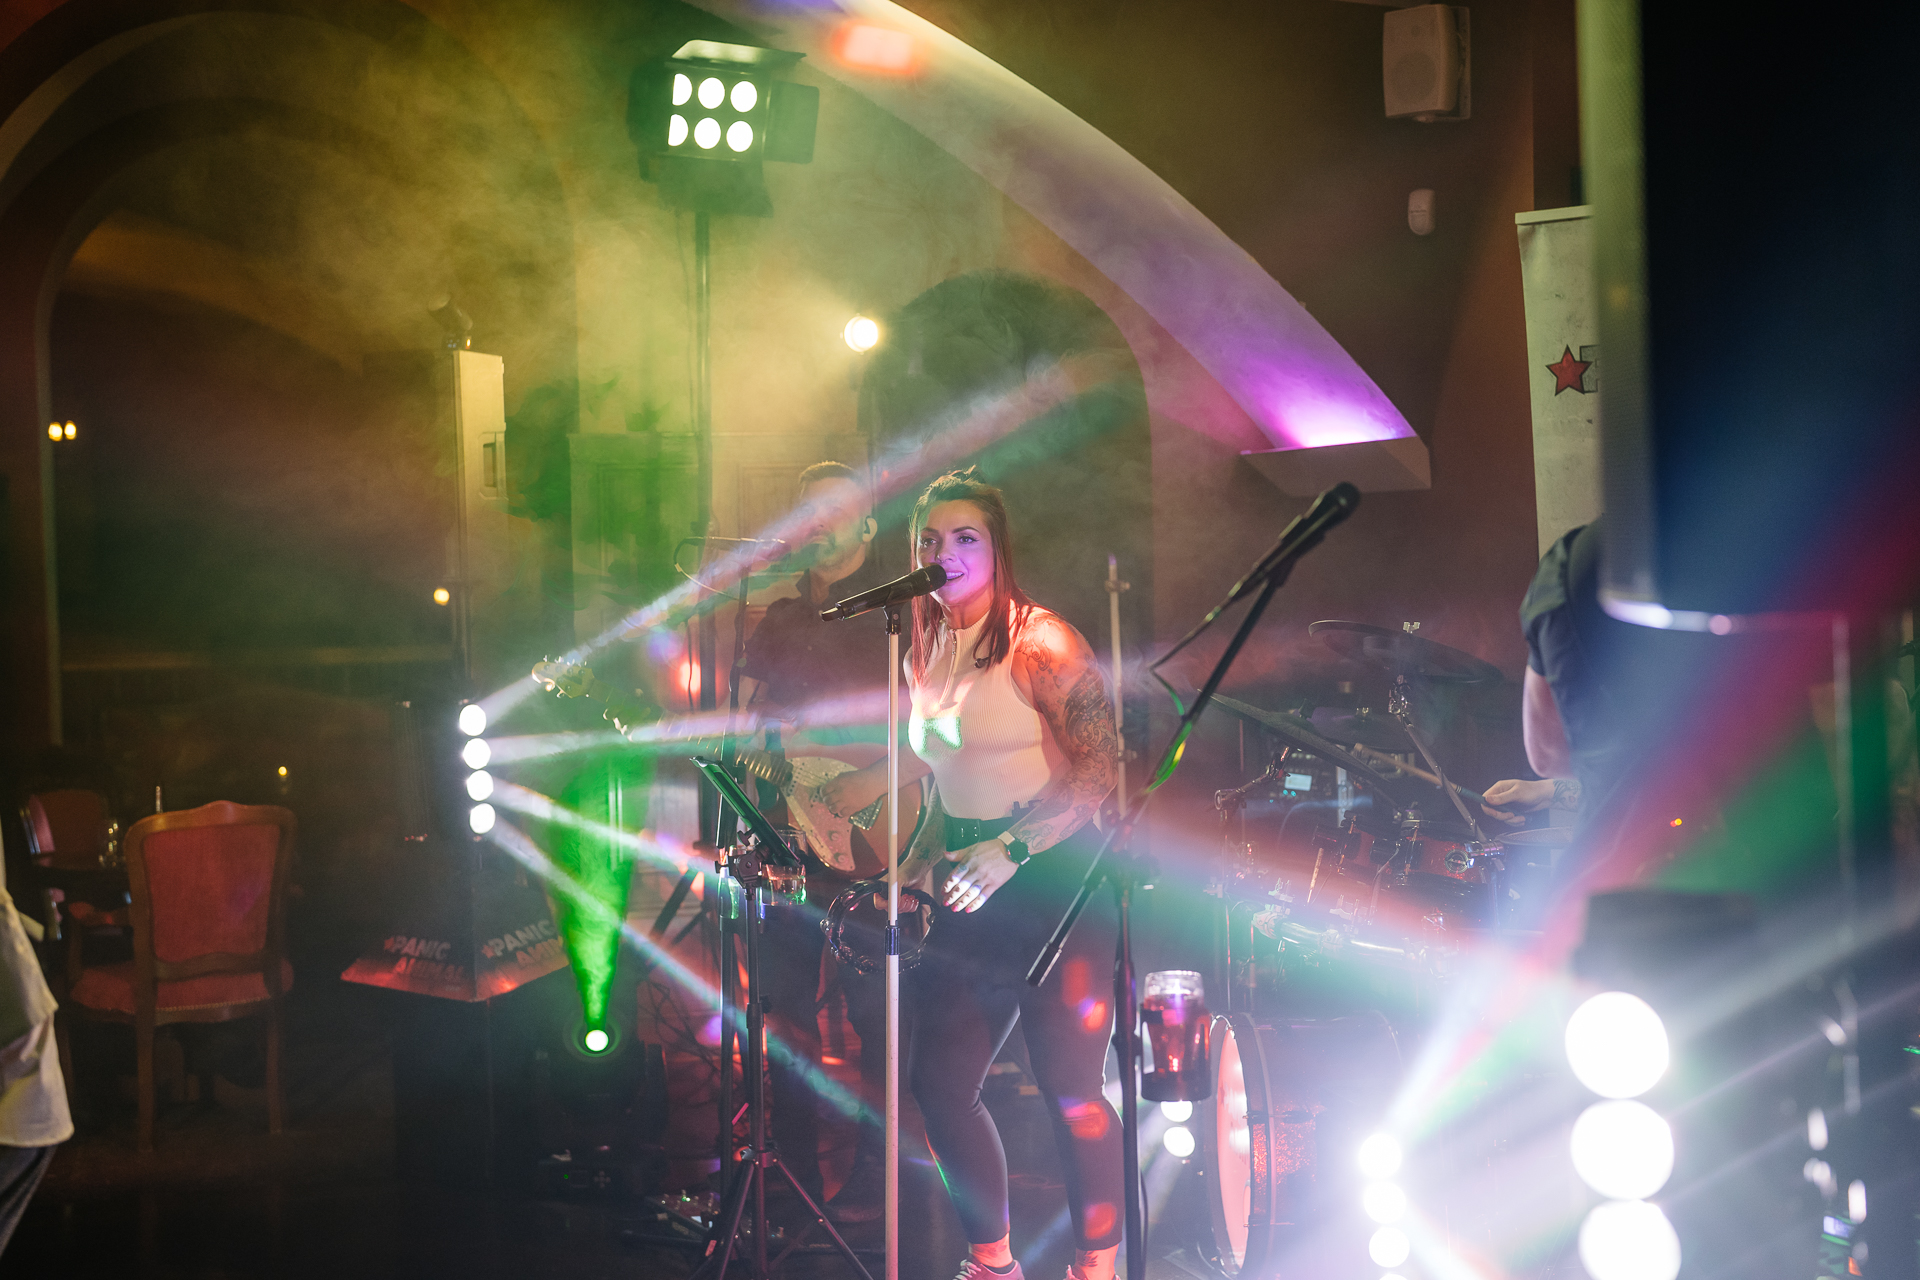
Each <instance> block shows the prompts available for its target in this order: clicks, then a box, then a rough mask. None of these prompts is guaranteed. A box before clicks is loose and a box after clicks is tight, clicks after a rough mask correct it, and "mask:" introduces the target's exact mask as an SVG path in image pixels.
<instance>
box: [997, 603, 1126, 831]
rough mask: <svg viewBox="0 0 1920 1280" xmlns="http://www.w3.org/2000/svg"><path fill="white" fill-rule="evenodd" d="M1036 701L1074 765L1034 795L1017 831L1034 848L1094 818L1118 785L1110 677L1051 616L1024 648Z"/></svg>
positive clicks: (1074, 634)
mask: <svg viewBox="0 0 1920 1280" xmlns="http://www.w3.org/2000/svg"><path fill="white" fill-rule="evenodd" d="M1021 656H1022V657H1023V658H1024V659H1025V660H1026V664H1027V674H1028V678H1029V681H1030V683H1031V684H1032V686H1033V701H1034V706H1035V708H1036V709H1037V710H1038V711H1039V712H1040V714H1041V716H1042V717H1043V718H1044V719H1045V720H1046V722H1047V728H1048V729H1049V730H1051V731H1052V733H1053V737H1054V741H1055V742H1057V743H1058V744H1059V746H1060V749H1061V751H1062V752H1064V753H1065V754H1066V757H1067V769H1066V772H1065V773H1064V774H1062V775H1061V776H1060V777H1058V778H1055V779H1054V780H1053V781H1052V782H1051V783H1050V784H1048V786H1047V789H1046V790H1045V791H1042V792H1041V793H1040V794H1039V795H1038V796H1037V797H1035V799H1034V805H1033V808H1032V809H1030V810H1028V811H1027V812H1026V813H1025V814H1024V815H1022V816H1021V819H1020V821H1019V822H1018V823H1016V824H1015V825H1014V834H1015V835H1016V836H1017V837H1019V838H1020V839H1022V840H1024V841H1026V842H1027V845H1028V847H1029V848H1030V849H1032V850H1033V852H1035V853H1039V852H1041V851H1042V850H1044V849H1049V848H1051V847H1053V846H1054V845H1056V844H1059V843H1060V842H1061V841H1062V840H1065V839H1066V838H1067V837H1068V836H1070V835H1072V834H1073V833H1074V832H1076V831H1078V830H1079V829H1080V828H1081V827H1083V826H1085V825H1086V824H1087V823H1088V822H1090V821H1091V820H1092V819H1093V815H1094V814H1095V813H1096V812H1097V811H1098V810H1099V808H1100V802H1101V801H1103V800H1105V799H1106V797H1107V793H1108V792H1109V791H1111V790H1113V778H1114V762H1115V760H1116V758H1117V757H1118V755H1119V751H1120V745H1119V739H1118V738H1117V737H1116V736H1115V734H1114V730H1113V706H1112V703H1111V702H1110V701H1109V700H1108V698H1107V687H1106V682H1105V681H1103V680H1102V679H1101V678H1100V671H1099V668H1097V667H1096V666H1094V664H1093V652H1092V650H1090V649H1088V648H1087V642H1086V641H1085V640H1083V639H1081V637H1080V634H1079V633H1078V632H1076V631H1074V630H1073V629H1072V628H1071V627H1068V626H1066V625H1065V624H1064V623H1060V622H1057V621H1053V620H1049V621H1048V622H1047V623H1046V624H1044V625H1042V626H1038V627H1035V628H1033V629H1032V631H1031V633H1030V639H1028V640H1027V642H1026V643H1025V644H1023V645H1022V648H1021Z"/></svg>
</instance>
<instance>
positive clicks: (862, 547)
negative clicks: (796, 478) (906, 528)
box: [794, 462, 879, 586]
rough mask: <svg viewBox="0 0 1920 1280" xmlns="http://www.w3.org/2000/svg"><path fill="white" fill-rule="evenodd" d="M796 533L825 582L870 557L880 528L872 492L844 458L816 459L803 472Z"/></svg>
mask: <svg viewBox="0 0 1920 1280" xmlns="http://www.w3.org/2000/svg"><path fill="white" fill-rule="evenodd" d="M794 521H795V528H796V533H797V537H798V538H799V539H801V540H804V543H805V554H806V555H807V557H808V559H809V564H810V567H811V568H812V570H813V573H814V576H815V578H816V579H818V580H819V582H820V584H821V585H822V586H827V585H831V584H833V583H835V582H838V581H840V579H842V578H844V577H846V576H847V575H848V574H851V573H852V572H853V571H854V570H856V569H858V568H859V567H860V566H861V565H862V564H865V563H866V559H867V544H868V543H870V542H872V541H873V535H874V532H875V531H876V530H877V529H878V528H879V526H878V525H877V524H875V522H874V519H873V496H872V494H871V493H870V492H869V491H868V489H867V485H866V481H865V480H863V479H862V478H861V476H860V473H859V472H857V471H855V470H854V469H853V468H852V467H850V466H848V465H846V464H845V463H844V462H816V463H814V464H813V465H812V466H810V467H808V468H807V469H806V470H805V471H802V472H801V473H800V505H799V506H798V507H797V508H795V510H794Z"/></svg>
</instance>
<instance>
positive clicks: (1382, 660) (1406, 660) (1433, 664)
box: [1307, 620, 1500, 684]
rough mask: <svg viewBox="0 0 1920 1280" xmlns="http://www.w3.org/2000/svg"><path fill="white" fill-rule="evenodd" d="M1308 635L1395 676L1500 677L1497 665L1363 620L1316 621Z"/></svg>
mask: <svg viewBox="0 0 1920 1280" xmlns="http://www.w3.org/2000/svg"><path fill="white" fill-rule="evenodd" d="M1307 633H1308V634H1309V635H1316V636H1319V637H1320V639H1321V642H1322V643H1324V644H1325V645H1326V646H1327V647H1328V648H1330V649H1332V650H1333V651H1334V652H1335V653H1337V654H1339V655H1340V656H1341V657H1343V658H1351V659H1353V660H1354V661H1355V662H1364V663H1366V664H1367V665H1368V666H1371V667H1378V668H1379V669H1381V670H1383V671H1388V672H1391V673H1392V674H1394V675H1396V676H1413V677H1418V678H1420V679H1423V680H1435V681H1444V682H1446V683H1450V684H1478V683H1480V682H1482V681H1486V680H1498V679H1500V668H1498V667H1496V666H1494V665H1493V664H1492V663H1490V662H1483V661H1481V660H1480V659H1479V658H1476V657H1474V656H1473V655H1472V654H1470V653H1465V652H1463V651H1461V650H1459V649H1455V648H1453V647H1452V646H1451V645H1444V644H1441V643H1439V642H1438V641H1435V640H1426V639H1423V638H1421V637H1420V636H1417V635H1414V634H1413V633H1411V632H1408V631H1389V630H1387V629H1386V628H1385V627H1376V626H1372V625H1370V624H1369V623H1365V622H1340V621H1337V620H1329V621H1326V622H1316V623H1314V624H1313V625H1312V626H1310V627H1308V628H1307Z"/></svg>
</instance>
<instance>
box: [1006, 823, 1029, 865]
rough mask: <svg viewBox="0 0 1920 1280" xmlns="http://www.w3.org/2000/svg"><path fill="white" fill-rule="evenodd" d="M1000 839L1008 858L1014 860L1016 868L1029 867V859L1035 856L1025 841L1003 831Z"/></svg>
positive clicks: (1009, 832)
mask: <svg viewBox="0 0 1920 1280" xmlns="http://www.w3.org/2000/svg"><path fill="white" fill-rule="evenodd" d="M998 839H999V841H1000V843H1001V845H1002V846H1003V847H1004V848H1005V849H1006V851H1007V857H1008V858H1010V859H1012V861H1013V865H1014V866H1016V867H1024V866H1026V865H1027V859H1028V858H1031V857H1032V856H1033V850H1031V849H1029V848H1027V842H1026V841H1025V840H1019V839H1016V838H1015V837H1014V834H1013V833H1012V832H1011V831H1002V832H1001V833H1000V835H999V837H998Z"/></svg>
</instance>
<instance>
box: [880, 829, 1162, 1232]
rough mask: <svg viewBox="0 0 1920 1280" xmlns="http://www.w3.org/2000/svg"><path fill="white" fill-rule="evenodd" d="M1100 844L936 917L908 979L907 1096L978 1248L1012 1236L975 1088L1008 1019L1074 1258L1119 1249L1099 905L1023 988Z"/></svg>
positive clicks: (1073, 843) (1046, 861)
mask: <svg viewBox="0 0 1920 1280" xmlns="http://www.w3.org/2000/svg"><path fill="white" fill-rule="evenodd" d="M1096 846H1097V836H1096V835H1095V834H1094V833H1092V832H1090V831H1089V832H1087V833H1083V835H1081V836H1076V837H1074V838H1073V839H1070V840H1068V841H1066V842H1065V843H1064V844H1061V845H1056V846H1055V847H1054V848H1052V849H1049V850H1047V851H1046V852H1044V853H1037V854H1034V855H1033V859H1032V861H1030V862H1028V863H1027V864H1026V865H1025V866H1023V867H1022V868H1021V869H1020V870H1019V872H1018V873H1016V874H1015V875H1014V877H1013V879H1012V880H1010V881H1008V882H1007V883H1006V884H1004V885H1002V886H1001V887H1000V889H999V890H998V891H997V892H995V894H994V895H993V897H992V898H991V899H989V900H988V902H987V905H986V906H984V907H982V908H981V909H980V910H978V911H976V912H973V913H972V914H970V915H962V914H956V913H954V912H951V911H947V910H945V909H941V910H940V911H939V913H938V916H937V918H936V920H935V921H934V925H933V934H932V937H931V938H930V939H929V942H930V953H929V954H928V955H927V956H926V957H925V958H924V959H923V960H922V961H921V963H920V964H919V965H918V966H917V967H916V968H915V969H913V970H912V971H911V972H910V973H909V974H908V975H907V985H908V994H909V997H910V999H911V1000H912V1003H913V1051H912V1058H911V1063H910V1065H909V1068H908V1069H909V1073H910V1075H909V1079H910V1081H911V1085H912V1088H913V1096H914V1100H915V1101H916V1102H918V1103H919V1104H920V1112H921V1114H922V1116H924V1117H925V1119H926V1123H927V1139H928V1141H929V1143H930V1144H931V1145H932V1147H933V1155H934V1159H935V1160H936V1161H938V1162H939V1165H940V1172H941V1175H942V1177H943V1178H944V1179H945V1180H946V1184H947V1190H948V1194H949V1195H951V1197H952V1198H953V1206H954V1209H955V1210H956V1212H958V1214H959V1216H960V1225H961V1227H962V1229H963V1230H965V1232H966V1234H967V1239H968V1240H969V1241H970V1242H972V1243H974V1244H988V1243H991V1242H993V1241H996V1240H999V1239H1001V1238H1003V1237H1004V1236H1005V1235H1006V1234H1007V1156H1006V1151H1005V1149H1004V1148H1003V1147H1002V1146H1001V1145H1000V1131H999V1130H998V1129H996V1128H995V1127H994V1123H993V1117H992V1116H990V1115H988V1114H987V1109H986V1107H985V1106H984V1105H982V1104H981V1101H980V1088H981V1086H982V1085H983V1084H985V1083H986V1078H987V1069H988V1068H989V1067H990V1066H992V1065H993V1060H994V1057H995V1056H996V1055H997V1054H998V1053H999V1052H1000V1047H1001V1045H1003V1044H1004V1043H1005V1042H1006V1039H1007V1036H1008V1035H1009V1034H1010V1033H1011V1032H1012V1031H1013V1025H1014V1023H1015V1021H1016V1020H1017V1021H1018V1022H1019V1023H1020V1026H1021V1031H1022V1034H1023V1035H1024V1036H1025V1038H1026V1042H1027V1056H1028V1058H1029V1059H1030V1061H1031V1062H1032V1065H1033V1074H1034V1083H1035V1084H1037V1085H1039V1086H1040V1096H1041V1097H1042V1099H1044V1100H1045V1102H1046V1104H1047V1110H1048V1112H1049V1113H1050V1114H1051V1116H1052V1118H1053V1130H1054V1139H1055V1141H1056V1142H1057V1143H1058V1144H1059V1148H1060V1162H1061V1164H1062V1165H1063V1166H1065V1169H1066V1179H1067V1207H1068V1210H1069V1212H1070V1213H1071V1215H1072V1218H1073V1234H1074V1238H1075V1240H1076V1241H1077V1242H1078V1247H1079V1248H1081V1249H1105V1248H1109V1247H1111V1246H1113V1245H1117V1244H1119V1243H1120V1234H1121V1226H1122V1222H1121V1218H1122V1213H1121V1196H1122V1194H1123V1189H1124V1186H1125V1180H1124V1178H1123V1176H1122V1173H1121V1169H1120V1120H1119V1117H1118V1116H1116V1115H1115V1114H1114V1111H1113V1108H1112V1107H1111V1106H1110V1105H1108V1103H1107V1100H1106V1096H1105V1095H1104V1094H1103V1093H1102V1092H1101V1084H1102V1077H1103V1075H1104V1074H1105V1067H1106V1059H1107V1047H1108V1044H1109V1043H1110V1041H1111V1037H1112V1034H1113V945H1114V934H1115V923H1114V919H1113V912H1112V910H1111V908H1110V907H1109V906H1108V904H1107V903H1106V902H1105V901H1104V900H1096V901H1095V902H1093V903H1091V904H1089V906H1088V908H1087V910H1086V912H1085V913H1084V914H1083V915H1082V916H1081V917H1080V922H1079V924H1078V925H1077V926H1076V927H1075V928H1074V931H1073V935H1072V937H1071V938H1070V939H1069V940H1068V943H1067V949H1066V951H1065V952H1064V953H1063V954H1062V955H1061V957H1060V962H1059V964H1058V965H1056V966H1055V967H1054V971H1053V973H1052V975H1051V976H1049V977H1048V979H1047V981H1046V982H1045V983H1044V984H1042V985H1041V986H1040V987H1038V988H1035V987H1030V986H1028V985H1027V983H1026V977H1025V975H1026V969H1027V966H1028V964H1030V963H1031V962H1032V960H1033V957H1034V955H1035V954H1036V953H1038V951H1039V949H1040V947H1041V945H1042V944H1043V943H1045V941H1046V939H1047V936H1048V934H1049V933H1051V932H1052V930H1053V926H1054V925H1055V924H1056V923H1058V921H1059V919H1060V915H1061V913H1062V912H1064V911H1065V910H1066V907H1067V904H1068V902H1069V901H1070V900H1071V899H1072V897H1073V894H1074V891H1075V890H1076V889H1077V888H1079V886H1080V878H1081V876H1082V875H1084V874H1085V872H1086V868H1087V863H1088V861H1089V859H1090V858H1091V856H1092V850H1093V849H1094V848H1095V847H1096Z"/></svg>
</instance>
